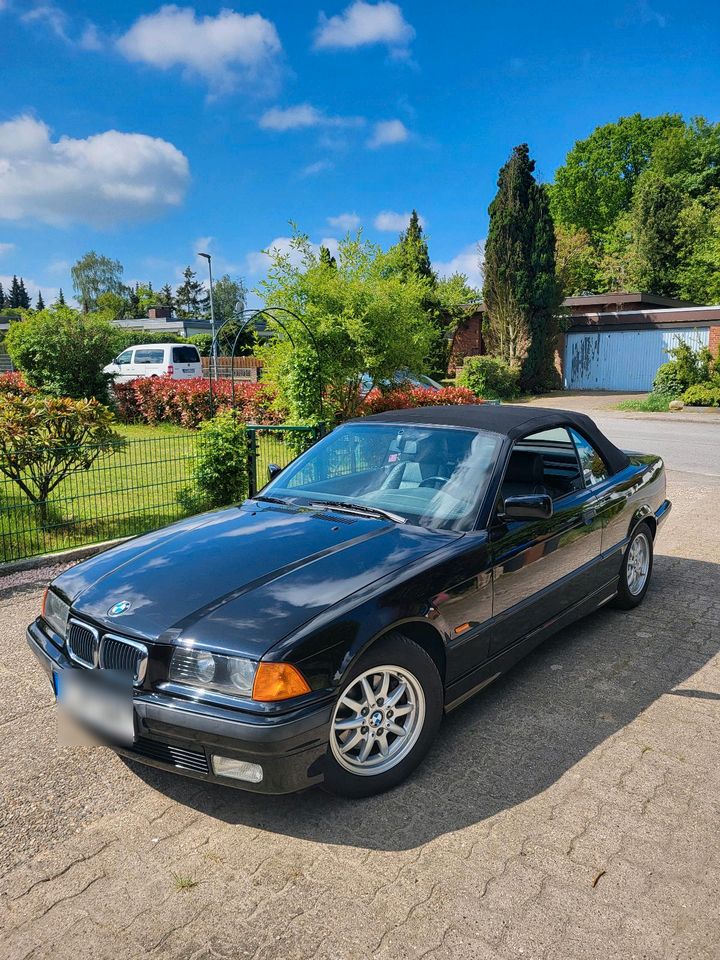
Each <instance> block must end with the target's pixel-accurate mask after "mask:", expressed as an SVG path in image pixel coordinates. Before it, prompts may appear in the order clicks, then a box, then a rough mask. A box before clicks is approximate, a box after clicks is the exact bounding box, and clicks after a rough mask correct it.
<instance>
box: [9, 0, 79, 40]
mask: <svg viewBox="0 0 720 960" xmlns="http://www.w3.org/2000/svg"><path fill="white" fill-rule="evenodd" d="M20 19H21V20H22V22H23V23H38V24H44V25H45V26H47V27H48V28H49V30H50V31H51V32H52V33H54V34H55V36H56V37H59V38H60V39H61V40H64V41H65V42H66V43H70V37H69V36H68V33H67V15H66V14H65V11H64V10H61V9H60V8H59V7H56V6H55V5H54V4H52V3H46V4H40V5H39V6H37V7H32V8H31V9H30V10H28V11H27V12H26V13H24V14H23V15H22V16H21V18H20Z"/></svg>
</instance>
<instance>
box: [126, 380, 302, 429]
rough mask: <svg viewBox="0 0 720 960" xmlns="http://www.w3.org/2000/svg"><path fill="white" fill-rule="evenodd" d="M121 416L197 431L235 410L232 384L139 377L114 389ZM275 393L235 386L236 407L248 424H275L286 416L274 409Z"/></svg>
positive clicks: (264, 386)
mask: <svg viewBox="0 0 720 960" xmlns="http://www.w3.org/2000/svg"><path fill="white" fill-rule="evenodd" d="M113 389H114V393H115V403H116V406H117V411H118V415H119V416H120V417H121V418H122V419H123V420H125V421H126V422H128V423H136V422H140V423H151V424H155V423H175V424H177V425H178V426H181V427H188V428H190V429H195V428H197V427H199V426H200V424H201V423H203V422H204V421H206V420H210V419H211V418H212V416H213V413H217V412H218V411H219V410H222V409H227V408H229V407H230V406H232V400H233V394H232V385H231V382H230V380H225V379H223V380H216V381H213V385H212V396H211V394H210V381H209V380H206V379H204V378H203V377H193V378H192V379H191V380H172V379H171V378H170V377H138V378H137V379H136V380H130V381H128V382H126V383H118V384H116V385H115V387H114V388H113ZM274 403H275V393H274V391H273V389H272V387H271V386H270V385H269V384H265V383H246V382H243V383H236V384H235V407H236V408H237V409H238V410H239V412H240V416H241V419H242V420H243V421H244V422H246V423H261V424H270V425H272V424H276V423H282V422H283V419H284V418H283V416H282V415H281V414H280V412H279V411H277V410H275V409H274Z"/></svg>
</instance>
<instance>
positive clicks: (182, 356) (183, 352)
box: [172, 347, 200, 363]
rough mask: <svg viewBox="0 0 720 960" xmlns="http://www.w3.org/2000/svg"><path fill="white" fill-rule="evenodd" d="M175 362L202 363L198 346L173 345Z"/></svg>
mask: <svg viewBox="0 0 720 960" xmlns="http://www.w3.org/2000/svg"><path fill="white" fill-rule="evenodd" d="M172 355H173V363H200V355H199V354H198V352H197V348H196V347H173V352H172Z"/></svg>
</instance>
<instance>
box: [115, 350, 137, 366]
mask: <svg viewBox="0 0 720 960" xmlns="http://www.w3.org/2000/svg"><path fill="white" fill-rule="evenodd" d="M132 355H133V352H132V350H124V351H123V352H122V353H121V354H120V356H119V357H117V359H116V360H115V363H117V364H123V363H130V362H131V360H132Z"/></svg>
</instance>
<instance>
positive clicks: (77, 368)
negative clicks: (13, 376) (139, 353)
mask: <svg viewBox="0 0 720 960" xmlns="http://www.w3.org/2000/svg"><path fill="white" fill-rule="evenodd" d="M116 337H117V327H114V326H113V325H112V324H111V323H110V321H109V320H106V319H104V318H103V317H98V316H93V315H92V314H81V313H78V312H77V310H71V309H70V308H69V307H57V306H56V307H49V308H48V309H47V310H40V311H39V312H38V313H36V314H34V315H32V316H28V317H27V318H26V319H24V320H17V321H15V322H14V323H11V324H10V329H9V330H8V332H7V334H6V336H5V346H6V348H7V352H8V353H9V354H10V359H11V360H12V362H13V364H14V366H16V367H17V368H18V370H20V371H22V373H23V376H24V379H25V381H26V383H27V384H28V385H29V386H31V387H38V388H39V389H40V390H43V391H45V392H46V393H51V394H54V395H55V396H58V397H74V398H81V397H97V398H99V399H103V398H105V397H106V395H107V384H108V379H109V377H108V375H107V374H105V373H103V372H102V368H103V367H104V366H105V365H106V364H108V363H110V361H111V360H112V359H113V357H115V356H116V353H117V351H116V349H115V343H116Z"/></svg>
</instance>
